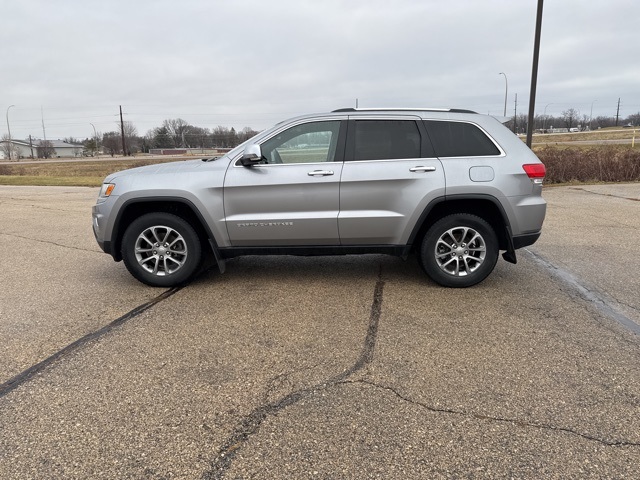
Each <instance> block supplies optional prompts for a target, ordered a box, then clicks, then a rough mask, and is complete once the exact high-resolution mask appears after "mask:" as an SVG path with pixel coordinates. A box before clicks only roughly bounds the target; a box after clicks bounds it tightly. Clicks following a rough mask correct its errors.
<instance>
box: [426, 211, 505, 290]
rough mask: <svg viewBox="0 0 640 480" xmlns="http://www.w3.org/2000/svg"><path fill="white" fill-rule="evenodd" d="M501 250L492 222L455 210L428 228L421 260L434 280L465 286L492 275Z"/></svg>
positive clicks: (450, 285) (442, 283)
mask: <svg viewBox="0 0 640 480" xmlns="http://www.w3.org/2000/svg"><path fill="white" fill-rule="evenodd" d="M498 253H499V252H498V237H497V236H496V233H495V231H494V230H493V228H492V227H491V225H489V223H487V222H486V221H485V220H483V219H482V218H480V217H478V216H476V215H470V214H467V213H456V214H453V215H449V216H446V217H443V218H441V219H440V220H438V221H437V222H435V223H434V224H433V225H432V226H431V227H430V228H429V230H427V233H426V234H425V236H424V238H423V240H422V246H421V248H420V263H421V265H422V268H423V269H424V271H425V272H426V273H427V275H429V277H430V278H431V279H432V280H433V281H434V282H436V283H439V284H440V285H442V286H445V287H456V288H465V287H470V286H472V285H475V284H477V283H480V282H481V281H482V280H484V279H485V278H487V277H488V276H489V274H490V273H491V272H492V271H493V269H494V267H495V266H496V262H497V260H498Z"/></svg>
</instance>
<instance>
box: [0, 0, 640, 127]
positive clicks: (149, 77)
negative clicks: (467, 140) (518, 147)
mask: <svg viewBox="0 0 640 480" xmlns="http://www.w3.org/2000/svg"><path fill="white" fill-rule="evenodd" d="M536 6H537V0H456V1H446V0H388V1H382V0H366V1H365V0H351V1H347V0H342V1H339V0H315V1H309V0H271V1H265V0H233V1H231V0H228V1H222V0H198V1H196V0H171V1H169V0H148V1H147V0H127V1H123V0H108V1H107V0H64V1H62V0H59V1H51V0H39V1H38V0H0V10H1V11H0V15H1V17H0V18H1V19H2V21H1V28H0V112H2V114H3V117H4V116H6V109H7V107H9V105H15V106H14V107H12V108H11V109H10V110H9V122H10V126H11V134H12V137H14V138H26V137H27V136H28V135H29V134H31V135H33V136H35V137H39V138H42V133H43V132H42V116H43V117H44V124H45V127H46V136H47V138H49V139H56V138H63V137H69V136H73V137H76V138H81V139H83V138H86V137H90V136H92V135H93V128H92V127H91V125H90V124H91V123H93V125H95V127H96V129H97V130H98V132H107V131H111V130H116V128H117V126H116V121H117V119H118V117H117V116H116V115H117V114H118V106H119V105H122V107H123V111H124V113H125V117H124V118H125V120H130V121H132V122H133V123H134V124H135V126H136V127H137V129H138V132H139V134H141V135H144V134H145V133H146V132H147V131H148V130H150V129H152V128H154V127H156V126H159V125H160V124H161V123H162V120H164V119H166V118H177V117H180V118H183V119H185V120H187V121H188V122H189V123H191V124H194V125H197V126H200V127H208V128H212V127H215V126H217V125H223V126H228V127H231V126H233V127H235V128H236V129H241V128H243V127H245V126H249V127H252V128H254V129H256V130H261V129H264V128H266V127H268V126H270V125H272V124H273V123H275V122H278V121H280V120H284V119H285V118H288V117H291V116H294V115H298V114H302V113H311V112H318V111H328V110H333V109H336V108H340V107H351V106H355V102H356V98H357V99H358V101H359V105H360V107H392V106H393V107H396V106H397V107H417V106H419V107H424V106H430V107H458V108H468V109H472V110H475V111H477V112H480V113H490V114H492V115H502V111H503V108H504V93H505V81H504V77H503V76H502V75H499V72H505V73H506V75H507V77H508V87H509V95H508V106H507V114H508V115H512V114H513V111H514V97H515V94H516V93H517V95H518V113H527V110H528V103H529V88H530V81H531V62H532V55H533V41H534V32H535V16H536ZM639 21H640V1H638V0H607V1H606V2H605V1H598V2H592V1H587V0H546V1H545V5H544V14H543V22H542V43H541V52H540V67H539V77H538V95H537V100H536V112H537V113H543V111H544V108H545V107H546V109H547V114H553V115H560V113H561V112H562V111H563V110H566V109H568V108H576V109H578V110H579V111H580V113H581V114H586V115H589V114H590V113H591V109H592V107H593V116H594V117H596V116H598V115H607V116H614V115H615V113H616V104H617V101H618V98H621V107H620V114H621V116H622V117H626V116H628V115H630V114H633V113H637V112H639V111H640V61H639V59H640V34H639V33H638V32H639V31H640V24H639V23H638V22H639ZM2 120H3V121H2V122H1V123H0V124H4V125H3V126H2V127H0V133H1V134H4V133H6V128H7V126H6V122H5V121H4V120H5V119H4V118H3V119H2Z"/></svg>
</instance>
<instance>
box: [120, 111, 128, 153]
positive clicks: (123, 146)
mask: <svg viewBox="0 0 640 480" xmlns="http://www.w3.org/2000/svg"><path fill="white" fill-rule="evenodd" d="M120 132H121V133H122V156H123V157H126V156H127V147H126V145H125V143H124V121H123V120H122V105H120Z"/></svg>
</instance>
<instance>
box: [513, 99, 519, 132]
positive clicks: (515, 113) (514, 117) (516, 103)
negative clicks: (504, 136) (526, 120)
mask: <svg viewBox="0 0 640 480" xmlns="http://www.w3.org/2000/svg"><path fill="white" fill-rule="evenodd" d="M517 121H518V94H517V93H516V102H515V106H514V107H513V133H516V122H517Z"/></svg>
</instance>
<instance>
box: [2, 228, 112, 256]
mask: <svg viewBox="0 0 640 480" xmlns="http://www.w3.org/2000/svg"><path fill="white" fill-rule="evenodd" d="M0 235H6V236H7V237H14V238H21V239H23V240H31V241H32V242H39V243H47V244H49V245H55V246H57V247H63V248H69V249H72V250H80V251H83V252H92V253H102V252H100V251H98V250H91V249H88V248H80V247H72V246H70V245H62V244H61V243H56V242H51V241H49V240H40V239H39V238H31V237H24V236H22V235H16V234H15V233H4V232H2V233H0Z"/></svg>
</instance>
